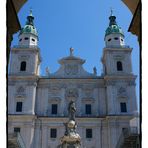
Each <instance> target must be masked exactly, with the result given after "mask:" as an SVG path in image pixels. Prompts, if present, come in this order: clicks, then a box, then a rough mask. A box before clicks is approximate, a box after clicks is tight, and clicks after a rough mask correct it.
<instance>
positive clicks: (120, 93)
mask: <svg viewBox="0 0 148 148" xmlns="http://www.w3.org/2000/svg"><path fill="white" fill-rule="evenodd" d="M118 97H122V98H125V97H127V92H126V89H125V88H123V87H120V88H119V89H118Z"/></svg>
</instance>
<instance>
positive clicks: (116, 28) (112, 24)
mask: <svg viewBox="0 0 148 148" xmlns="http://www.w3.org/2000/svg"><path fill="white" fill-rule="evenodd" d="M109 19H110V23H109V27H108V28H107V29H106V31H105V37H106V36H107V35H109V34H114V33H116V34H117V33H118V34H121V35H123V36H124V33H123V31H122V29H121V27H119V26H118V25H117V23H116V17H115V16H110V17H109Z"/></svg>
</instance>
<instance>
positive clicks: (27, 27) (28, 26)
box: [20, 25, 38, 36]
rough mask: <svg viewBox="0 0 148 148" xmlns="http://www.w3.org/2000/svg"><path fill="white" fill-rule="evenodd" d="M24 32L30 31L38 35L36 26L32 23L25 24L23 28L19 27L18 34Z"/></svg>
mask: <svg viewBox="0 0 148 148" xmlns="http://www.w3.org/2000/svg"><path fill="white" fill-rule="evenodd" d="M24 33H31V34H34V35H36V36H38V34H37V30H36V28H35V27H34V26H32V25H25V26H24V28H22V29H21V31H20V35H21V34H24Z"/></svg>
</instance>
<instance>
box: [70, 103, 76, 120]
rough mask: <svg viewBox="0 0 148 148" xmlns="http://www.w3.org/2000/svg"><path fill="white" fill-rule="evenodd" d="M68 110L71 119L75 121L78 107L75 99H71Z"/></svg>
mask: <svg viewBox="0 0 148 148" xmlns="http://www.w3.org/2000/svg"><path fill="white" fill-rule="evenodd" d="M68 112H69V120H74V121H75V112H76V107H75V103H74V101H70V103H69V106H68Z"/></svg>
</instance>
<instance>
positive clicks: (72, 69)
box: [65, 64, 78, 75]
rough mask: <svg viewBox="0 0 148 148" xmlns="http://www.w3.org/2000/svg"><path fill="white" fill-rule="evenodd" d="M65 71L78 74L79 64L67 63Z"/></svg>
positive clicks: (69, 73) (68, 73)
mask: <svg viewBox="0 0 148 148" xmlns="http://www.w3.org/2000/svg"><path fill="white" fill-rule="evenodd" d="M65 73H66V74H67V75H76V74H77V73H78V65H70V64H68V65H66V66H65Z"/></svg>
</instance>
